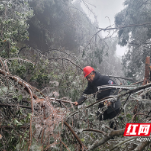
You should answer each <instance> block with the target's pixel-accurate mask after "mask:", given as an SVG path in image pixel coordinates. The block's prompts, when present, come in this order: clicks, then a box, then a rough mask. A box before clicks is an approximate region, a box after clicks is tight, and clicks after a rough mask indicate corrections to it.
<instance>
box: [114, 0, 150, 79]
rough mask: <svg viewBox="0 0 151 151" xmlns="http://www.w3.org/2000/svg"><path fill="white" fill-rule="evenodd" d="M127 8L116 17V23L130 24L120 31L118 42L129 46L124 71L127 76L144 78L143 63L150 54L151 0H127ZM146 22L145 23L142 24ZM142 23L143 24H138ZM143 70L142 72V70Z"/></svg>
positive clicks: (124, 59)
mask: <svg viewBox="0 0 151 151" xmlns="http://www.w3.org/2000/svg"><path fill="white" fill-rule="evenodd" d="M124 5H125V8H124V9H123V10H122V11H121V12H119V13H118V14H117V15H116V17H115V24H116V26H117V27H119V26H129V25H131V27H126V28H124V29H119V31H118V40H119V41H118V43H119V44H120V45H121V46H128V49H129V50H128V52H127V54H126V55H125V56H124V57H123V66H124V72H125V74H126V76H127V77H133V78H136V79H137V80H138V79H141V78H143V72H142V71H143V68H144V66H143V64H144V62H145V58H146V57H147V56H150V38H151V35H150V28H151V27H150V25H149V24H148V25H147V23H149V22H150V20H151V0H148V1H146V2H145V1H144V0H133V1H128V0H125V3H124ZM142 24H144V25H142ZM138 25H142V26H138ZM140 71H141V72H140Z"/></svg>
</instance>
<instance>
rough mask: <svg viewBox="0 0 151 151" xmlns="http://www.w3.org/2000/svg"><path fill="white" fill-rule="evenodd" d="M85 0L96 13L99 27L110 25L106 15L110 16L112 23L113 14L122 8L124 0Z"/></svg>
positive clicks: (112, 22)
mask: <svg viewBox="0 0 151 151" xmlns="http://www.w3.org/2000/svg"><path fill="white" fill-rule="evenodd" d="M85 2H86V3H89V5H88V6H89V7H90V9H92V10H93V12H94V13H95V14H96V16H97V20H98V22H99V27H101V28H106V27H107V26H109V25H110V22H109V20H108V19H107V18H105V17H106V16H108V17H109V18H110V21H111V24H114V16H115V15H116V14H117V13H118V12H120V11H121V10H122V9H123V8H124V6H123V2H124V0H85ZM90 4H92V5H93V6H92V5H90ZM86 11H87V13H88V14H89V15H90V17H91V18H92V16H93V15H92V13H91V12H90V11H88V10H86Z"/></svg>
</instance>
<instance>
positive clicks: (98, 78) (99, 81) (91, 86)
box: [78, 71, 121, 113]
mask: <svg viewBox="0 0 151 151" xmlns="http://www.w3.org/2000/svg"><path fill="white" fill-rule="evenodd" d="M109 84H116V83H115V82H114V81H113V80H111V79H110V78H109V77H108V76H102V75H101V74H100V73H98V72H96V71H95V77H94V79H93V81H92V82H88V85H87V88H86V89H85V90H84V92H83V93H84V94H93V93H96V92H97V91H98V88H97V87H98V86H101V85H109ZM114 93H115V90H113V89H107V90H103V91H101V92H100V93H98V94H97V100H100V99H103V98H105V97H107V96H109V95H113V94H114ZM85 100H86V98H85V97H84V96H82V97H81V98H80V99H79V100H78V104H79V105H80V104H82V103H83V102H84V101H85ZM120 105H121V104H120V101H119V100H118V101H116V102H115V103H112V105H111V106H109V107H108V109H107V113H111V112H113V111H114V110H116V109H118V108H120ZM99 106H100V107H102V106H103V105H102V106H101V104H100V105H99Z"/></svg>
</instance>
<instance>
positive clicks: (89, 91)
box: [74, 83, 93, 105]
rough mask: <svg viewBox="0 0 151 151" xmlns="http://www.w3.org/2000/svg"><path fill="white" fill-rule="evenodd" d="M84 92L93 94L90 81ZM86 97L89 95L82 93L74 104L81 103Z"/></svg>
mask: <svg viewBox="0 0 151 151" xmlns="http://www.w3.org/2000/svg"><path fill="white" fill-rule="evenodd" d="M83 93H84V94H91V93H93V89H92V87H91V84H90V83H88V86H87V87H86V89H85V90H84V92H83ZM86 99H87V97H85V96H83V95H82V96H81V97H80V99H79V100H78V101H76V102H74V105H81V104H82V103H83V102H84V101H85V100H86Z"/></svg>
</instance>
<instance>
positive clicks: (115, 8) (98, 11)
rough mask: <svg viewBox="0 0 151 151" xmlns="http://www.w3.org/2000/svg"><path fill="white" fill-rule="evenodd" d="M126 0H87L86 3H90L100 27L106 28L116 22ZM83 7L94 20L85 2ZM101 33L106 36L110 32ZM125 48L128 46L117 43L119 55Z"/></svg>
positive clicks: (89, 5)
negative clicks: (116, 16) (116, 17)
mask: <svg viewBox="0 0 151 151" xmlns="http://www.w3.org/2000/svg"><path fill="white" fill-rule="evenodd" d="M124 1H125V0H85V2H86V3H89V4H88V7H89V8H90V9H91V10H92V11H93V12H94V14H95V15H96V16H97V21H98V24H99V27H100V28H106V27H108V26H110V25H113V24H114V17H115V15H116V14H117V13H119V12H120V11H121V10H122V9H123V8H124V5H123V3H124ZM91 4H92V5H91ZM82 7H83V9H84V10H85V11H86V13H87V14H88V16H89V17H90V18H91V20H92V21H94V16H93V14H92V13H91V12H90V11H89V10H88V9H87V8H86V7H85V6H84V5H83V4H82ZM106 16H107V17H108V18H109V19H108V18H107V17H106ZM101 34H102V36H103V37H104V36H105V35H107V34H108V33H106V32H102V33H101ZM125 49H126V47H120V46H119V45H117V50H116V54H117V56H122V55H123V54H124V52H125Z"/></svg>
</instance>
